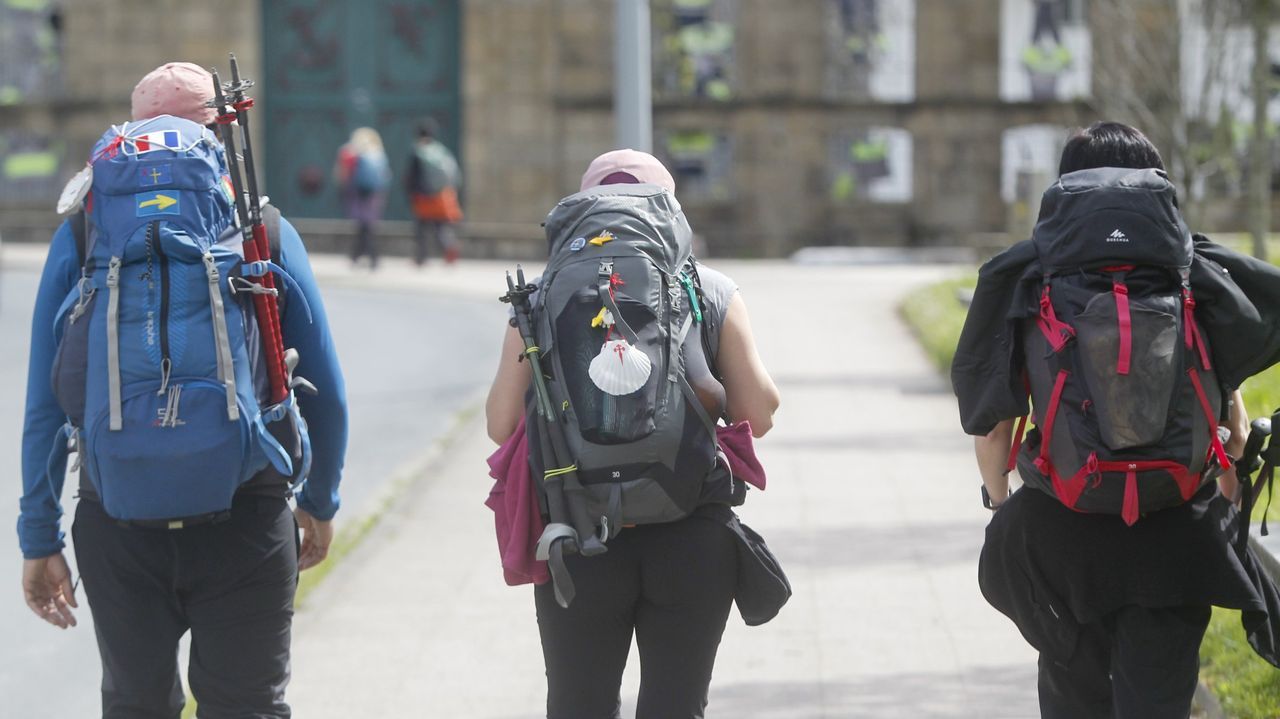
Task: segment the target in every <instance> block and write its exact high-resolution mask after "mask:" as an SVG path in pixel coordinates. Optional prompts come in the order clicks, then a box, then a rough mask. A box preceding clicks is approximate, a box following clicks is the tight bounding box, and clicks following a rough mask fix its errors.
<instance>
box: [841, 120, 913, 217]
mask: <svg viewBox="0 0 1280 719" xmlns="http://www.w3.org/2000/svg"><path fill="white" fill-rule="evenodd" d="M830 142H831V144H830V149H829V154H828V157H829V158H830V162H829V165H828V171H829V173H830V192H831V199H832V200H834V201H836V202H838V203H847V202H856V201H862V202H875V203H885V204H893V203H904V202H910V201H911V197H912V192H913V188H912V169H911V162H912V157H911V153H912V141H911V133H910V132H908V131H907V130H904V129H902V128H898V127H868V128H862V129H852V130H847V131H845V132H841V133H837V134H836V135H834V136H833V137H832V138H831V141H830Z"/></svg>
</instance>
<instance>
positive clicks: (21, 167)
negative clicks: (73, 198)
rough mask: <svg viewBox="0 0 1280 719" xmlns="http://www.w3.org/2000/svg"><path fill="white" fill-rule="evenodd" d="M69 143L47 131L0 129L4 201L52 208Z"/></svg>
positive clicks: (0, 182)
mask: <svg viewBox="0 0 1280 719" xmlns="http://www.w3.org/2000/svg"><path fill="white" fill-rule="evenodd" d="M65 152H66V147H65V144H64V143H63V142H62V141H60V140H55V139H53V138H51V137H49V136H48V135H46V134H43V133H38V132H29V131H25V130H20V129H12V130H0V202H3V203H4V204H12V205H23V204H39V205H40V206H42V207H52V206H53V202H54V200H56V199H57V197H58V190H59V189H61V185H59V184H58V178H59V175H58V170H59V168H60V165H61V160H62V156H63V154H64V153H65Z"/></svg>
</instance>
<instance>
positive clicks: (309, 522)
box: [293, 507, 333, 572]
mask: <svg viewBox="0 0 1280 719" xmlns="http://www.w3.org/2000/svg"><path fill="white" fill-rule="evenodd" d="M293 516H294V517H295V518H296V519H297V520H298V528H299V529H301V530H302V549H301V550H300V551H299V554H298V571H300V572H301V571H305V570H307V569H310V568H312V567H314V566H316V565H317V564H319V563H321V562H323V561H324V559H325V557H327V556H329V545H330V544H331V543H332V542H333V522H332V521H330V520H325V519H316V518H315V517H313V516H311V514H310V513H309V512H307V510H305V509H303V508H302V507H298V508H297V509H295V510H293Z"/></svg>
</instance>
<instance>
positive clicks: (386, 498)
mask: <svg viewBox="0 0 1280 719" xmlns="http://www.w3.org/2000/svg"><path fill="white" fill-rule="evenodd" d="M482 406H483V402H482V399H481V396H480V393H477V395H476V397H475V398H473V399H471V400H469V401H468V402H467V403H466V405H465V406H464V408H463V409H461V410H459V411H458V412H456V413H455V414H454V415H453V417H452V418H451V419H450V424H449V428H448V429H447V430H445V432H444V433H443V434H441V435H440V436H439V437H437V438H436V439H435V440H433V441H432V443H431V446H430V447H428V448H427V450H426V451H425V452H423V453H422V454H420V455H418V456H417V457H415V458H414V459H411V460H409V461H407V462H405V463H403V464H401V465H400V467H399V468H397V469H396V470H395V472H394V474H393V476H392V478H391V479H389V480H388V481H387V482H386V484H385V485H384V486H383V487H382V488H381V489H379V490H378V491H377V493H376V494H374V495H373V496H372V497H370V498H369V499H368V502H367V505H368V506H369V507H370V509H367V510H365V511H364V512H361V513H360V514H358V515H356V516H354V517H352V518H351V519H350V520H347V522H345V523H344V524H343V526H341V527H340V528H339V529H338V532H337V534H336V536H335V537H334V540H333V545H332V547H331V549H330V556H329V557H328V559H327V560H326V561H325V562H324V563H322V564H320V565H319V566H317V567H315V568H314V569H312V570H310V571H308V572H307V573H304V574H303V575H302V576H301V578H300V580H299V582H298V591H297V594H296V595H295V597H294V608H295V609H302V608H303V607H304V606H305V603H306V600H307V598H308V597H309V596H310V595H311V593H312V592H314V591H315V590H316V589H317V588H318V587H320V586H321V585H323V583H324V581H325V579H327V578H328V576H329V575H330V574H331V573H332V572H334V571H335V570H337V569H338V567H340V566H341V565H342V562H343V560H344V559H345V558H346V557H347V556H348V555H350V554H351V553H352V552H354V551H356V550H357V549H359V548H361V547H363V546H364V545H365V543H366V542H367V541H368V540H369V539H370V537H371V536H372V535H373V534H374V532H375V530H376V529H377V528H378V526H379V525H380V524H381V523H382V520H383V519H384V518H385V517H386V516H387V513H388V512H389V511H391V510H392V509H394V508H395V506H396V505H397V504H398V503H399V502H400V500H402V499H404V497H405V496H406V495H407V494H408V492H409V491H410V490H411V489H413V488H414V487H415V486H417V485H418V484H419V483H420V482H423V481H426V480H427V478H428V477H430V476H431V474H432V472H431V470H432V468H434V467H436V466H438V465H439V464H441V463H442V462H444V461H446V460H447V459H448V457H449V453H450V451H451V450H453V449H454V448H455V447H456V446H457V445H458V444H459V443H460V442H461V441H462V439H463V438H464V437H465V436H466V434H467V432H466V431H467V430H468V429H470V425H471V424H472V423H473V422H474V421H475V420H476V418H477V416H478V415H479V414H480V410H481V408H482Z"/></svg>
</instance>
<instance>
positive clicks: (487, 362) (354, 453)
mask: <svg viewBox="0 0 1280 719" xmlns="http://www.w3.org/2000/svg"><path fill="white" fill-rule="evenodd" d="M37 281H38V276H37V274H36V273H35V272H34V271H30V270H20V269H9V270H0V337H3V338H4V339H3V341H0V348H2V349H0V458H2V464H0V467H3V468H4V470H5V471H4V473H3V474H0V477H7V479H5V480H4V481H7V482H9V487H10V488H9V490H7V492H6V494H7V496H9V497H10V500H9V503H8V504H7V507H8V512H7V513H6V512H0V517H3V516H7V517H8V518H9V519H8V520H6V521H5V522H4V524H5V525H7V526H9V527H12V526H13V524H12V522H13V521H15V520H16V517H17V500H18V497H19V496H20V494H21V473H20V465H19V456H20V443H21V436H22V407H23V402H24V397H25V394H26V389H25V388H26V374H27V366H26V365H27V353H28V339H29V331H30V322H31V306H32V304H33V301H34V296H35V290H36V285H37ZM325 298H326V305H327V309H328V311H329V318H330V325H331V327H332V328H333V333H334V337H335V341H336V343H337V345H338V350H339V354H340V356H341V358H342V363H343V369H344V373H345V375H346V380H347V395H348V404H349V405H350V413H351V414H350V419H351V435H350V443H349V449H348V452H347V463H346V471H345V472H344V480H343V491H342V495H343V510H342V512H341V513H340V514H339V517H338V518H339V520H340V521H341V519H342V518H343V517H352V516H355V515H358V514H360V513H361V512H362V511H366V510H368V509H369V508H370V506H371V499H372V498H373V497H374V496H375V495H376V494H377V493H378V491H379V488H381V487H384V486H385V485H386V482H387V481H388V480H389V479H390V478H391V477H393V476H394V475H395V473H396V469H397V467H400V466H402V465H405V464H408V463H412V461H413V459H414V458H415V457H417V456H419V455H420V454H421V453H422V452H423V451H425V450H426V449H427V448H428V447H429V446H430V445H431V444H432V442H433V440H434V439H436V438H438V437H439V436H440V435H441V434H442V433H444V432H445V431H447V430H448V428H449V427H450V425H451V423H452V421H453V417H454V416H455V415H456V414H457V412H458V411H459V410H461V409H463V408H464V407H465V406H467V405H468V404H469V403H471V402H472V401H473V400H474V399H475V398H476V397H477V396H478V395H479V393H480V392H482V391H483V388H484V387H485V386H486V385H487V383H488V381H489V379H490V378H491V376H492V373H493V370H494V368H495V366H496V361H497V350H498V345H499V342H500V340H501V333H502V329H501V325H502V320H503V312H504V309H503V307H502V306H501V305H499V304H498V303H497V302H478V301H476V300H470V299H455V298H451V297H448V296H446V295H442V294H423V293H413V292H375V291H370V290H367V289H358V288H352V287H335V288H331V289H326V290H325ZM389 340H390V341H391V342H389ZM391 344H394V346H395V350H394V351H390V350H389V349H388V347H389V346H390V345H391ZM74 484H75V482H74V481H68V482H67V484H66V490H67V491H66V492H65V493H64V497H63V506H64V507H66V508H67V510H68V513H69V512H70V508H71V507H73V505H74V500H73V499H72V494H73V491H74ZM66 528H67V522H66V521H64V529H66ZM9 531H11V532H12V530H9ZM8 536H9V537H10V539H9V546H10V547H11V549H10V550H9V551H8V552H7V553H6V554H5V556H7V557H8V559H7V560H6V561H5V562H4V563H3V567H7V569H0V637H4V639H5V649H4V651H3V652H0V716H2V717H5V718H6V719H45V718H46V717H47V718H49V719H78V718H79V717H92V716H97V715H98V713H99V711H100V709H99V702H98V684H99V681H100V678H101V672H100V669H99V665H98V658H97V647H96V645H95V643H94V639H93V627H92V622H91V620H90V617H89V612H88V608H87V606H86V605H85V604H84V603H83V601H82V603H81V610H80V611H79V612H78V614H77V616H78V618H79V619H80V626H78V627H76V628H74V629H71V630H68V631H60V630H58V629H56V628H54V627H51V626H48V625H46V624H44V623H43V622H41V621H39V620H38V619H36V617H35V616H33V615H32V614H31V612H30V611H29V610H28V609H27V607H26V605H25V604H24V603H23V601H22V597H21V590H20V585H19V578H20V576H21V561H22V560H21V555H20V554H19V552H18V551H17V542H16V537H15V535H13V534H9V535H8ZM68 559H70V560H72V561H74V558H73V556H72V553H70V552H69V553H68ZM5 576H7V577H8V579H5ZM6 584H7V586H8V587H9V588H8V589H7V590H6V589H4V586H6ZM80 596H81V599H82V600H83V591H82V592H81V594H80Z"/></svg>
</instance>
